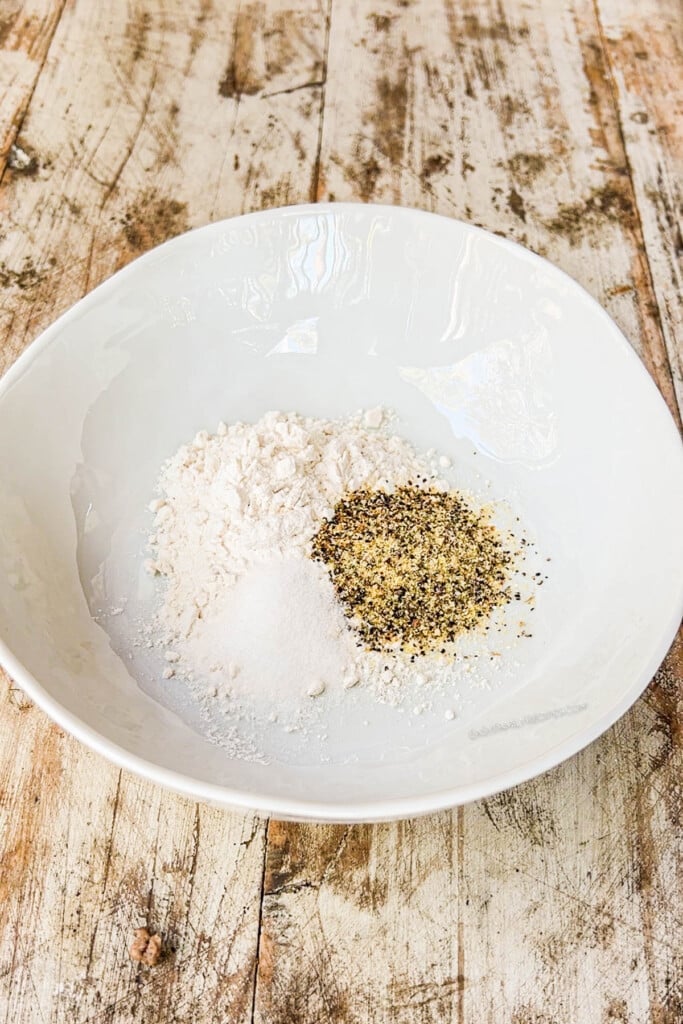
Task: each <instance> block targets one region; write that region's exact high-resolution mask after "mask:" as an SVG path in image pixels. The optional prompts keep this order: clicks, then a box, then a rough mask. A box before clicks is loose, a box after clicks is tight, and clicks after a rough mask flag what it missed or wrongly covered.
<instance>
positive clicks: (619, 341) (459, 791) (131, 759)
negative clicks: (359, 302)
mask: <svg viewBox="0 0 683 1024" xmlns="http://www.w3.org/2000/svg"><path fill="white" fill-rule="evenodd" d="M373 210H374V211H377V212H380V211H381V212H382V213H384V214H388V215H391V216H398V217H405V218H407V219H410V218H413V219H417V220H426V221H430V222H433V221H434V220H437V221H441V222H443V223H444V224H448V225H449V226H451V227H455V228H456V229H457V230H461V231H463V230H464V231H465V232H470V233H473V234H477V235H484V236H486V238H487V239H488V240H489V241H491V242H493V243H494V244H495V245H496V246H497V247H500V248H501V249H503V250H504V251H508V252H509V253H511V254H513V255H514V256H515V257H516V258H524V259H525V260H527V261H528V262H530V263H531V264H532V265H536V266H539V267H543V268H545V269H546V270H547V269H548V268H551V269H552V271H553V273H554V274H556V275H559V277H560V278H564V279H565V280H566V282H567V284H568V285H570V286H571V287H572V288H574V289H576V288H578V289H580V291H581V292H582V293H583V297H584V300H587V302H588V304H589V306H590V307H592V309H593V311H594V312H595V313H596V314H597V315H598V316H599V317H600V318H602V319H603V320H604V322H605V324H606V325H607V326H609V328H610V334H611V337H612V339H613V342H614V343H615V344H616V345H617V346H618V347H619V348H621V350H622V351H624V352H627V353H628V357H630V358H631V359H632V360H633V361H634V363H635V364H637V366H638V367H639V373H640V375H641V379H642V380H643V383H645V384H646V386H649V387H650V388H651V389H653V392H654V394H655V395H656V400H657V401H658V403H659V408H660V411H661V413H662V414H663V415H664V418H665V419H666V421H667V429H668V430H669V432H670V436H671V438H672V441H673V440H674V439H675V440H676V441H677V442H678V446H679V453H680V469H681V474H682V475H683V444H681V437H680V434H679V431H678V428H677V426H676V423H675V420H674V418H673V416H672V415H671V413H670V411H669V409H668V406H667V404H666V402H665V401H664V398H663V396H662V394H661V392H660V391H659V389H658V387H657V385H656V384H655V382H654V380H653V379H652V377H651V376H650V374H649V373H648V371H647V369H646V368H645V366H644V365H643V363H642V361H641V360H640V358H639V356H638V355H637V353H636V352H635V350H634V349H633V347H632V346H631V345H630V344H629V342H628V340H627V339H626V337H625V336H624V334H623V332H622V331H621V329H620V328H619V327H618V326H617V324H616V323H615V321H614V320H613V319H612V318H611V317H610V316H609V314H608V313H607V311H606V310H605V309H604V308H603V307H602V306H601V305H600V303H599V302H598V301H597V300H596V299H595V298H594V297H593V296H592V295H591V294H590V293H589V292H588V291H587V290H586V289H585V288H584V287H583V285H581V284H580V283H579V282H578V281H576V280H575V279H574V278H573V277H571V275H570V274H568V273H567V272H566V271H564V270H562V269H561V268H560V267H558V266H556V265H555V264H554V263H551V262H550V261H549V260H547V259H545V258H544V257H542V256H539V255H537V254H536V253H534V252H532V251H531V250H530V249H527V248H525V247H524V246H522V245H520V244H519V243H517V242H513V241H511V240H510V239H507V238H504V237H502V236H500V235H497V234H494V233H493V232H491V231H487V230H486V229H485V228H481V227H478V226H477V225H474V224H470V223H468V222H467V221H463V220H459V219H457V218H453V217H447V216H444V215H443V214H438V213H431V212H429V211H425V210H420V209H417V208H414V207H408V206H397V205H391V204H380V203H352V202H351V203H350V202H343V203H341V202H340V203H336V202H325V203H303V204H298V205H293V206H283V207H273V208H271V209H268V210H259V211H255V212H253V213H245V214H240V215H238V216H235V217H228V218H225V219H223V220H220V221H212V222H210V223H209V224H205V225H202V226H199V227H196V228H192V229H191V230H189V231H186V232H183V233H182V234H180V235H176V236H175V237H174V238H171V239H169V240H167V241H166V242H163V243H161V244H160V245H158V246H155V247H154V248H153V249H150V250H149V251H148V252H146V253H144V254H142V255H141V256H139V257H137V258H136V259H134V260H132V261H131V262H130V263H128V264H126V266H125V267H122V268H121V269H120V270H118V271H115V272H114V273H112V274H111V275H110V276H109V277H108V278H106V279H105V280H104V281H103V282H102V283H100V284H99V285H98V286H97V287H96V288H94V289H93V290H92V291H90V292H88V293H87V294H86V295H84V296H83V297H82V298H81V299H79V300H77V302H75V303H74V304H73V305H72V306H71V307H69V308H68V309H67V310H65V312H63V313H62V314H60V316H59V317H58V318H57V319H56V320H54V321H53V322H52V323H51V324H50V325H49V326H48V327H47V328H45V330H43V331H42V332H41V333H40V334H39V335H38V337H37V338H36V339H35V340H34V341H32V342H31V343H30V344H29V345H28V346H27V347H26V348H25V349H24V351H23V352H22V353H21V354H20V355H19V356H18V358H17V359H16V360H15V362H14V363H13V364H12V365H11V366H10V368H9V369H8V370H7V372H6V373H5V374H4V375H3V376H2V377H1V378H0V402H1V401H2V399H3V396H4V395H5V394H7V392H8V391H9V390H10V388H11V387H12V386H13V385H14V384H15V383H16V382H17V381H18V380H19V379H20V378H21V377H22V376H23V374H24V373H25V372H26V370H27V369H28V368H29V366H30V365H31V364H32V363H33V361H34V360H35V359H37V358H38V357H39V356H40V355H41V354H42V353H43V352H44V351H45V350H46V349H47V348H49V346H50V345H51V344H52V343H53V342H54V341H55V340H56V338H57V336H58V334H59V333H61V331H62V330H63V329H64V327H65V326H67V325H68V324H69V322H70V321H71V320H72V319H75V318H76V317H78V316H80V314H81V313H82V312H83V311H84V310H85V309H88V308H90V307H91V306H94V305H96V304H97V303H98V302H99V301H100V300H101V299H102V298H104V297H105V296H106V295H107V294H108V293H109V292H111V291H113V290H115V289H116V288H117V287H119V286H120V284H121V282H122V281H125V279H126V277H127V276H128V275H129V274H131V273H135V272H137V271H138V270H139V267H140V265H141V264H144V263H152V262H154V261H155V260H157V259H158V258H159V255H160V253H162V252H163V251H168V248H169V247H173V246H178V245H179V244H180V245H182V244H185V241H184V240H185V239H186V238H187V237H188V236H191V235H194V234H196V233H197V232H203V233H204V234H208V235H211V234H213V233H216V234H218V233H220V232H221V231H223V230H225V229H226V227H228V226H229V225H232V224H235V223H237V222H241V221H256V220H273V219H281V218H282V217H295V218H296V217H301V216H304V215H308V216H310V215H311V214H315V215H323V214H329V213H344V212H348V213H354V212H359V211H368V212H371V211H373ZM682 618H683V577H682V578H681V581H680V587H679V595H678V600H677V602H675V606H674V607H673V608H672V611H671V614H670V617H669V619H668V620H667V622H666V623H665V625H663V627H662V628H661V631H660V634H659V640H658V642H657V643H656V644H653V649H652V652H651V654H650V656H649V658H648V660H647V662H646V666H645V668H644V669H643V670H642V671H641V672H640V673H638V675H637V677H636V678H635V679H634V681H633V682H632V684H631V685H630V686H629V687H628V689H627V690H626V692H625V693H624V695H623V696H622V698H621V700H619V701H618V702H617V703H616V704H615V705H614V706H613V707H611V708H610V709H609V710H608V711H606V712H604V713H603V714H602V715H600V716H598V718H597V719H595V720H594V721H593V722H592V723H590V724H589V725H588V726H587V727H586V726H584V727H583V728H581V729H578V730H575V731H574V732H572V733H571V734H570V735H569V736H568V737H567V738H566V739H564V740H562V741H561V742H560V743H557V744H555V745H553V746H551V747H550V748H548V749H547V750H546V751H545V752H544V753H543V754H541V755H538V756H537V757H535V758H533V759H531V760H530V761H525V762H524V763H522V764H520V765H517V766H516V767H515V768H512V769H508V770H507V771H504V772H501V773H498V774H495V775H491V776H489V777H488V778H487V779H484V780H481V781H479V782H476V783H470V784H468V785H460V786H456V787H450V788H446V789H443V790H436V791H432V792H428V793H426V794H425V795H423V796H411V797H401V798H391V799H373V800H368V801H349V802H319V801H309V800H306V799H305V798H300V797H297V798H291V797H273V796H269V795H268V793H267V792H262V791H261V792H259V791H252V790H241V789H232V788H230V787H227V786H222V785H217V784H215V783H208V782H205V781H203V780H200V779H196V778H194V777H192V776H188V775H185V774H183V773H180V772H175V771H173V770H171V769H167V768H162V767H160V766H159V765H157V764H155V763H154V762H152V761H147V760H145V758H143V757H140V756H138V755H137V754H132V753H130V751H128V750H126V748H125V747H122V746H120V745H119V744H117V743H115V742H113V741H112V740H109V739H107V738H106V737H104V736H102V735H101V734H100V733H99V732H98V731H97V730H96V729H94V728H93V727H92V726H89V725H88V724H86V723H85V722H84V721H82V720H81V719H80V718H79V717H78V716H77V715H76V714H74V713H73V712H71V711H69V710H67V709H66V708H65V707H63V705H62V704H60V702H59V701H58V700H56V699H55V698H54V697H52V696H51V695H50V693H49V692H48V691H47V690H46V689H45V688H44V687H43V686H42V684H41V683H40V682H39V681H38V680H37V679H36V678H35V676H33V674H32V673H31V672H30V671H29V670H28V669H27V668H26V667H25V665H23V664H22V662H21V661H20V660H19V659H18V658H17V657H15V655H14V654H13V653H12V650H11V649H10V647H9V645H8V644H7V643H6V642H5V641H4V640H3V639H2V637H0V665H1V666H2V667H3V668H4V669H5V671H6V672H7V673H8V675H9V676H10V677H11V678H12V679H13V680H14V681H15V682H16V683H18V684H19V686H20V687H21V688H22V689H23V690H24V692H25V693H26V694H27V695H28V697H29V698H30V699H31V700H32V701H33V702H34V703H35V704H36V705H37V706H38V707H39V708H40V709H41V710H42V711H44V712H45V714H46V715H47V716H48V717H49V718H51V719H52V721H53V722H55V724H57V725H58V726H59V727H60V728H62V729H63V730H65V731H66V732H68V733H70V734H71V735H72V736H74V737H75V738H76V739H77V740H79V741H80V742H81V743H83V745H84V746H86V747H88V748H89V749H90V750H92V751H94V752H95V753H97V754H101V755H102V756H103V757H105V758H106V759H107V760H108V761H110V762H112V763H113V764H114V765H116V766H117V767H118V768H119V769H125V770H127V771H130V772H132V773H133V774H135V775H137V776H139V777H140V778H143V779H146V780H148V781H151V782H155V783H157V784H159V785H161V786H163V787H165V788H167V789H170V790H173V791H175V792H177V793H180V794H182V795H184V796H187V797H191V798H193V799H195V800H200V801H205V802H209V803H211V804H214V805H219V806H221V807H223V808H225V809H231V810H239V811H241V812H256V813H257V814H261V815H266V816H271V815H272V816H275V817H280V818H284V819H290V820H297V821H310V822H325V823H332V822H339V823H362V822H378V821H393V820H399V819H405V818H413V817H417V816H421V815H425V814H431V813H435V812H438V811H444V810H447V809H451V808H454V807H459V806H462V805H464V804H467V803H471V802H473V801H476V800H480V799H483V798H485V797H490V796H493V795H495V794H497V793H500V792H503V791H505V790H507V789H510V788H512V787H514V786H517V785H519V784H520V783H522V782H527V781H529V780H530V779H533V778H535V777H537V776H538V775H540V774H542V773H544V772H546V771H548V770H549V769H550V768H554V767H556V766H557V765H559V764H561V763H562V762H563V761H565V760H567V759H568V758H570V757H572V756H573V755H574V754H577V753H578V752H579V751H581V750H583V749H584V748H585V747H587V746H588V745H589V744H590V743H592V742H593V741H594V740H595V739H597V738H598V737H599V736H600V735H602V733H604V732H606V730H607V729H609V728H610V726H612V725H613V724H614V723H615V722H616V721H617V720H618V719H619V718H621V717H622V715H624V714H625V713H626V711H627V710H628V709H629V708H630V707H631V706H632V705H633V704H634V703H635V701H636V700H637V699H638V697H639V696H641V694H642V693H643V692H644V690H645V689H646V688H647V686H648V685H649V683H650V682H651V680H652V679H653V677H654V675H655V674H656V672H657V669H658V668H659V666H660V665H661V663H662V661H663V660H664V658H665V656H666V654H667V652H668V650H669V648H670V646H671V644H672V642H673V640H674V639H675V637H676V634H677V632H678V628H679V625H680V623H681V619H682Z"/></svg>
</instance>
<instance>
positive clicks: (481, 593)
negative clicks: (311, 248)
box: [313, 484, 512, 654]
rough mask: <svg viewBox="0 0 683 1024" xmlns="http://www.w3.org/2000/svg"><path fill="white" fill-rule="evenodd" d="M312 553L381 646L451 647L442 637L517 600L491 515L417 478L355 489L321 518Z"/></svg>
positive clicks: (371, 642) (368, 639)
mask: <svg viewBox="0 0 683 1024" xmlns="http://www.w3.org/2000/svg"><path fill="white" fill-rule="evenodd" d="M313 557H314V558H316V559H317V560H319V561H322V562H324V563H325V565H326V566H327V569H328V571H329V573H330V577H331V579H332V582H333V583H334V586H335V589H336V591H337V594H338V596H339V599H340V601H341V604H342V606H343V608H344V611H345V613H346V615H347V617H348V618H349V619H350V621H351V622H352V623H353V625H354V626H355V628H356V629H357V631H358V634H359V635H360V637H361V640H362V642H363V643H364V645H365V646H366V647H368V648H370V649H371V650H375V651H387V650H392V649H395V648H396V647H397V646H398V647H400V648H402V649H403V650H406V651H408V652H411V653H415V654H417V653H419V654H424V653H426V652H428V651H441V652H442V653H445V650H446V649H445V647H444V644H446V643H450V642H452V641H453V640H454V639H455V638H456V637H457V636H458V635H459V634H461V633H463V632H464V631H467V630H472V629H474V628H475V627H477V626H478V625H479V624H480V622H481V620H482V619H484V618H485V617H488V616H489V615H490V614H491V612H492V611H493V609H494V608H496V607H497V606H499V605H502V604H505V603H507V602H508V601H510V600H511V594H510V591H509V589H508V579H509V573H510V568H511V564H512V555H511V553H510V551H509V550H508V549H507V548H505V547H504V546H503V543H502V539H501V535H500V534H499V532H498V530H497V529H496V528H495V526H493V524H492V523H491V522H490V521H489V519H488V516H487V514H486V513H485V512H478V511H475V510H474V509H473V508H471V507H470V506H469V505H468V504H467V502H466V501H465V500H464V498H463V497H462V496H461V495H459V494H457V493H454V492H444V491H439V490H435V489H431V488H419V487H416V486H413V485H412V484H408V485H405V486H402V487H398V488H396V490H395V491H393V492H392V493H388V492H386V491H381V490H377V491H372V490H365V489H362V490H358V491H353V492H352V493H350V494H348V495H346V496H345V497H344V498H343V499H342V500H341V501H339V502H338V503H337V505H336V506H335V509H334V514H333V515H332V517H331V519H329V520H326V521H324V522H323V523H322V525H321V527H320V529H319V531H318V533H317V534H316V536H315V538H314V540H313ZM485 629H488V627H485Z"/></svg>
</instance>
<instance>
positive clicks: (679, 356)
mask: <svg viewBox="0 0 683 1024" xmlns="http://www.w3.org/2000/svg"><path fill="white" fill-rule="evenodd" d="M598 6H599V11H600V20H601V23H602V30H603V41H604V45H605V49H606V52H607V57H608V61H609V67H610V74H611V76H612V81H613V86H614V90H615V92H616V95H617V97H618V104H619V113H620V121H621V130H622V133H623V139H624V147H625V150H626V154H627V157H628V164H629V170H630V173H631V177H632V179H633V187H634V190H635V194H636V196H637V200H638V213H639V216H640V221H641V224H642V231H643V236H644V238H645V244H646V246H647V253H648V257H649V263H650V270H651V273H652V280H653V285H654V291H655V296H656V299H657V307H658V315H659V317H660V320H661V326H662V331H663V334H664V337H665V339H666V344H667V350H668V353H669V359H670V361H671V366H672V370H673V376H674V383H675V385H676V389H677V393H678V402H679V406H680V407H681V408H683V345H682V343H681V339H682V338H683V269H682V265H681V260H682V259H683V235H682V234H681V220H682V219H683V77H682V76H681V74H680V71H678V70H677V69H680V68H681V66H683V10H681V5H680V3H678V0H618V2H616V0H600V3H599V5H598Z"/></svg>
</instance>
